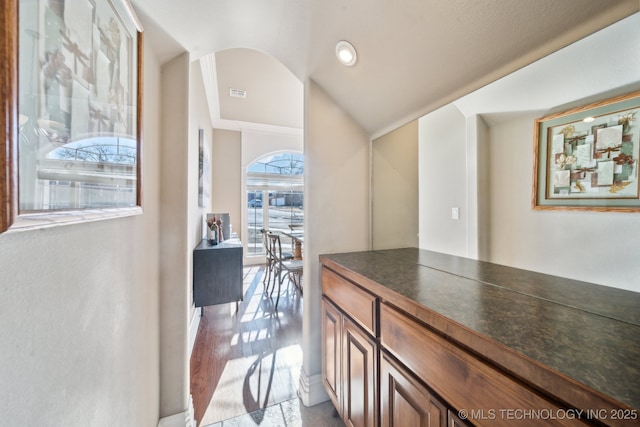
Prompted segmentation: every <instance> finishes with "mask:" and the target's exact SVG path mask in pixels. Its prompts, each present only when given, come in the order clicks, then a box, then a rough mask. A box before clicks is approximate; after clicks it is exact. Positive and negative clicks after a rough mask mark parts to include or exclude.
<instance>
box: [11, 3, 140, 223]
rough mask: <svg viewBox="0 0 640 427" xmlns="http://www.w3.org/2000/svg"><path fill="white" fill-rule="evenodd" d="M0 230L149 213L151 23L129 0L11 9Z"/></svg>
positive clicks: (13, 6) (13, 5) (19, 5)
mask: <svg viewBox="0 0 640 427" xmlns="http://www.w3.org/2000/svg"><path fill="white" fill-rule="evenodd" d="M1 13H2V16H1V19H2V21H3V23H4V25H3V28H4V29H3V30H2V32H3V34H2V37H3V39H2V46H1V47H0V55H2V61H1V62H2V68H3V69H2V82H1V84H2V89H1V90H2V94H3V97H2V99H3V105H2V106H1V107H0V108H1V109H2V113H3V114H2V119H0V120H2V121H3V123H2V124H3V125H4V126H3V129H4V131H5V138H4V142H3V143H2V144H3V147H2V148H3V149H2V150H0V151H1V154H0V165H1V166H2V170H3V176H2V181H0V199H2V202H3V207H2V213H1V214H0V215H1V216H0V231H4V230H6V229H8V228H37V227H43V226H50V225H56V224H60V223H69V222H82V221H88V220H96V219H102V218H111V217H114V216H126V215H134V214H137V213H141V212H142V209H141V208H142V202H141V201H142V182H141V176H142V175H141V173H142V171H141V164H142V161H141V159H142V126H141V113H142V106H141V100H142V91H141V88H142V27H141V25H140V23H139V21H138V19H137V18H136V16H135V14H134V12H133V9H132V8H131V5H130V4H129V3H128V1H127V0H74V1H65V0H8V1H5V6H4V7H3V11H2V12H1Z"/></svg>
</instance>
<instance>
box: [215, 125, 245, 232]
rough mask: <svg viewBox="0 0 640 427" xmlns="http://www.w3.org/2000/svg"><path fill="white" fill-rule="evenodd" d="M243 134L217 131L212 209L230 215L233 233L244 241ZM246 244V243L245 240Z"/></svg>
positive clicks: (231, 131)
mask: <svg viewBox="0 0 640 427" xmlns="http://www.w3.org/2000/svg"><path fill="white" fill-rule="evenodd" d="M241 136H242V134H241V133H240V132H239V131H233V130H222V129H214V130H213V136H212V139H213V141H212V144H213V150H212V152H211V153H212V154H211V158H212V165H211V180H212V181H213V183H212V187H211V193H212V194H211V196H212V197H211V206H212V208H211V209H212V211H213V212H222V213H225V212H228V213H229V218H230V219H231V226H232V231H233V232H234V233H238V236H239V237H240V239H242V238H243V229H242V215H243V213H244V211H243V210H242V200H243V194H244V191H243V189H242V182H243V181H242V172H241V164H242V163H241V162H242V138H241ZM242 241H243V242H244V239H242Z"/></svg>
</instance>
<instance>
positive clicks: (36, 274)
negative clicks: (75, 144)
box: [0, 48, 160, 427]
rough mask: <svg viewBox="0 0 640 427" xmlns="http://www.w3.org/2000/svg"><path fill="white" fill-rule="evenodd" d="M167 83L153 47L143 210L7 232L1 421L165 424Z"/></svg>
mask: <svg viewBox="0 0 640 427" xmlns="http://www.w3.org/2000/svg"><path fill="white" fill-rule="evenodd" d="M159 86H160V67H159V64H158V61H157V59H156V57H155V54H154V53H153V52H152V51H151V50H150V49H149V48H145V72H144V93H145V98H144V124H143V126H144V157H143V169H142V170H143V179H144V189H143V207H144V213H143V214H142V215H138V216H135V217H128V218H120V219H110V220H104V221H98V222H92V223H84V224H75V225H67V226H61V227H55V228H48V229H42V230H33V231H25V232H7V233H4V234H2V235H0V343H1V345H0V414H2V420H3V421H2V423H3V424H6V425H29V426H36V425H38V426H40V425H42V426H45V425H55V426H81V425H82V426H86V425H91V426H105V427H111V426H156V425H157V423H158V411H159V405H158V399H157V396H158V394H159V378H158V371H159V357H158V345H159V337H158V324H159V320H158V316H159V313H158V298H159V290H158V280H159V279H158V256H157V254H158V252H157V251H158V249H157V248H158V221H159V210H160V209H159V204H158V197H159V185H158V182H159V162H160V160H159V145H160V144H159V126H158V122H159V121H158V117H159V109H158V106H159V104H160V98H159V90H158V89H159Z"/></svg>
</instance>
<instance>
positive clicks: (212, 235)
mask: <svg viewBox="0 0 640 427" xmlns="http://www.w3.org/2000/svg"><path fill="white" fill-rule="evenodd" d="M207 240H208V241H209V244H211V245H217V244H218V229H217V228H215V229H212V228H208V227H207Z"/></svg>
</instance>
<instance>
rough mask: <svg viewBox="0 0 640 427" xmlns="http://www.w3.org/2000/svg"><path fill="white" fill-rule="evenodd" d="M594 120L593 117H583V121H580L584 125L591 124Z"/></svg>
mask: <svg viewBox="0 0 640 427" xmlns="http://www.w3.org/2000/svg"><path fill="white" fill-rule="evenodd" d="M594 120H595V118H593V117H585V118H584V119H582V121H583V122H585V123H591V122H592V121H594Z"/></svg>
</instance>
